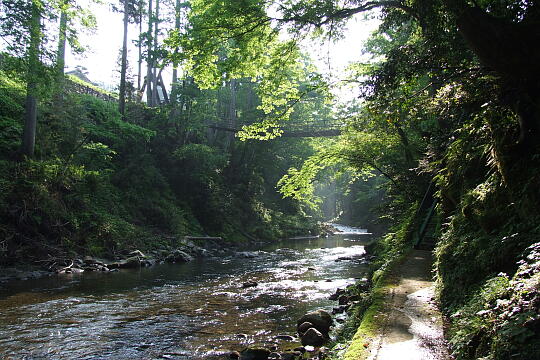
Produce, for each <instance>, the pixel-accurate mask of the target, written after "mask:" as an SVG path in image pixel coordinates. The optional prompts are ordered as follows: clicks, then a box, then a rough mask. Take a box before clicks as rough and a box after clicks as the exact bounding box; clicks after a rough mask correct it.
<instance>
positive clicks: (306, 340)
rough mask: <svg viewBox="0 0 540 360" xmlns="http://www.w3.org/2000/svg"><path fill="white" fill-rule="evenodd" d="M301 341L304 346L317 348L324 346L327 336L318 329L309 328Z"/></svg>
mask: <svg viewBox="0 0 540 360" xmlns="http://www.w3.org/2000/svg"><path fill="white" fill-rule="evenodd" d="M300 341H301V342H302V345H304V346H307V345H311V346H315V347H321V346H323V345H324V343H325V341H326V339H325V336H324V335H323V334H322V333H321V332H320V331H319V330H317V329H315V328H309V329H308V330H307V331H306V332H305V333H304V334H303V335H302V336H301V337H300Z"/></svg>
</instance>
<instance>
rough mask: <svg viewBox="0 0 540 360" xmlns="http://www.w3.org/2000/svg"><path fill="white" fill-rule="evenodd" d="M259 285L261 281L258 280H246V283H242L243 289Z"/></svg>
mask: <svg viewBox="0 0 540 360" xmlns="http://www.w3.org/2000/svg"><path fill="white" fill-rule="evenodd" d="M257 285H259V283H258V282H256V281H252V280H250V281H246V282H245V283H243V284H242V289H245V288H249V287H255V286H257Z"/></svg>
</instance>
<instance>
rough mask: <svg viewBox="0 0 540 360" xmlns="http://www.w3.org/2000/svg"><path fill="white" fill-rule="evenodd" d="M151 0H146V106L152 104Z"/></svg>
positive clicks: (152, 19)
mask: <svg viewBox="0 0 540 360" xmlns="http://www.w3.org/2000/svg"><path fill="white" fill-rule="evenodd" d="M152 12H153V4H152V0H148V31H147V33H146V80H145V82H144V83H145V85H144V86H145V87H146V104H147V105H148V106H152V105H153V101H152V67H153V60H152V59H153V56H152V30H153V29H154V26H153V23H154V16H153V14H152Z"/></svg>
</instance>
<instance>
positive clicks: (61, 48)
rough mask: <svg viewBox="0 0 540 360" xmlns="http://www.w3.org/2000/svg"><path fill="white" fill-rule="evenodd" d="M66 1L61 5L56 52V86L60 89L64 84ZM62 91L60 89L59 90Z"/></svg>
mask: <svg viewBox="0 0 540 360" xmlns="http://www.w3.org/2000/svg"><path fill="white" fill-rule="evenodd" d="M66 6H67V1H65V2H62V3H61V7H62V9H61V13H60V29H59V33H58V50H57V52H56V69H57V76H58V85H59V86H60V87H62V85H63V83H64V67H65V59H66V31H67V11H66V10H67V9H66ZM60 90H62V89H60Z"/></svg>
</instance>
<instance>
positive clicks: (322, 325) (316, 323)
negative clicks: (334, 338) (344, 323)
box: [296, 309, 332, 337]
mask: <svg viewBox="0 0 540 360" xmlns="http://www.w3.org/2000/svg"><path fill="white" fill-rule="evenodd" d="M305 322H310V323H312V324H313V327H314V328H315V329H317V330H318V331H319V332H320V333H321V334H323V335H324V337H328V333H329V332H330V327H331V326H332V316H330V314H329V313H328V312H326V311H324V310H321V309H319V310H315V311H312V312H309V313H307V314H305V315H304V316H302V317H301V318H300V319H299V320H298V321H297V323H296V326H297V328H298V327H299V326H300V325H301V324H302V323H305Z"/></svg>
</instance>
